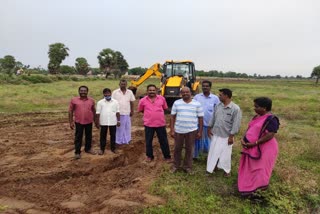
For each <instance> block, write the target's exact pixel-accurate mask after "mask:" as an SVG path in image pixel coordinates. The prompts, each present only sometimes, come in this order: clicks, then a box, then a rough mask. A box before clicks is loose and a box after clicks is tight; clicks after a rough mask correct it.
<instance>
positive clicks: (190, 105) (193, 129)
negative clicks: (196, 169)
mask: <svg viewBox="0 0 320 214" xmlns="http://www.w3.org/2000/svg"><path fill="white" fill-rule="evenodd" d="M181 96H182V99H179V100H176V101H175V102H174V103H173V106H172V110H171V121H170V129H171V131H170V135H171V137H173V138H174V163H173V168H172V172H173V173H174V172H176V171H177V170H178V169H179V168H180V163H181V153H182V148H183V145H185V146H184V147H185V156H184V161H183V167H182V168H183V170H184V171H185V172H187V173H188V174H192V157H193V150H194V142H195V139H196V138H197V139H199V138H200V137H201V135H202V127H203V109H202V106H201V103H199V102H198V101H196V100H193V99H192V98H191V91H190V88H188V87H184V88H182V89H181Z"/></svg>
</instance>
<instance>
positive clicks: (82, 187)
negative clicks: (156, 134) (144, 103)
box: [0, 112, 173, 214]
mask: <svg viewBox="0 0 320 214" xmlns="http://www.w3.org/2000/svg"><path fill="white" fill-rule="evenodd" d="M141 117H142V115H141V114H139V113H135V115H134V116H133V117H132V143H131V144H129V145H122V146H117V149H116V150H117V153H116V154H114V153H112V152H111V151H110V149H109V147H108V146H110V145H109V139H108V142H107V151H106V152H105V154H104V155H103V156H98V155H89V154H86V153H84V152H82V158H81V159H80V160H74V159H73V156H74V145H73V137H74V132H73V130H71V129H70V128H69V124H68V122H67V113H66V112H63V113H62V112H46V113H28V114H15V115H1V118H0V124H1V126H0V136H1V138H0V155H1V159H0V209H1V206H5V208H4V210H5V211H4V212H5V213H33V214H34V213H134V212H135V210H137V209H140V208H143V207H146V206H153V205H159V204H163V203H165V200H164V199H162V198H159V197H156V196H153V195H150V194H148V188H149V186H150V185H151V183H152V182H153V181H154V179H155V178H156V177H157V175H158V174H159V173H160V172H161V170H163V168H164V167H166V168H168V167H169V166H168V164H167V163H165V162H164V161H163V158H162V154H161V150H160V146H159V143H158V140H157V139H156V138H155V139H154V153H155V161H153V162H151V163H147V162H146V161H145V160H146V157H145V142H144V130H143V123H142V119H141ZM167 119H168V118H167ZM98 139H99V133H98V130H97V129H95V128H94V130H93V149H94V150H98V149H99V142H98ZM169 142H170V146H171V147H172V144H173V142H172V139H169ZM82 150H83V149H82Z"/></svg>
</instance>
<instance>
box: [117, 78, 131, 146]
mask: <svg viewBox="0 0 320 214" xmlns="http://www.w3.org/2000/svg"><path fill="white" fill-rule="evenodd" d="M119 86H120V88H119V89H116V90H114V91H113V92H112V98H113V99H115V100H117V101H118V103H119V106H120V122H121V126H120V127H117V133H116V143H117V144H129V143H130V141H131V118H130V117H131V116H132V115H133V101H135V100H136V98H135V97H134V95H133V93H132V91H131V90H130V89H127V80H124V79H122V80H120V83H119Z"/></svg>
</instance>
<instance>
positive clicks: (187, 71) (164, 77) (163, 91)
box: [130, 60, 200, 107]
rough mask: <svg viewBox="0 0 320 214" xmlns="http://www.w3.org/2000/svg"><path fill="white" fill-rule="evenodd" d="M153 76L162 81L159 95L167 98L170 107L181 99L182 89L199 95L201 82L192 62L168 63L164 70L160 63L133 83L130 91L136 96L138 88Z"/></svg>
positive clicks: (165, 64)
mask: <svg viewBox="0 0 320 214" xmlns="http://www.w3.org/2000/svg"><path fill="white" fill-rule="evenodd" d="M152 75H156V76H157V77H159V78H160V79H161V82H160V88H159V94H160V95H162V96H164V97H165V98H166V101H167V103H168V106H170V107H171V106H172V104H173V102H174V101H175V100H177V99H180V98H181V96H180V90H181V88H183V87H185V86H187V87H189V88H190V89H191V92H192V95H195V94H197V93H199V84H200V82H199V81H196V72H195V66H194V63H193V62H192V61H189V60H185V61H166V62H165V63H164V64H163V66H162V69H161V67H160V64H159V63H156V64H154V65H153V66H151V67H150V68H149V69H148V70H147V71H146V72H145V73H144V74H143V75H141V76H140V77H139V78H138V79H137V80H132V81H131V87H130V89H131V90H132V91H133V92H134V94H136V90H137V87H138V86H139V85H141V84H142V83H143V82H144V81H145V80H147V79H148V78H149V77H151V76H152Z"/></svg>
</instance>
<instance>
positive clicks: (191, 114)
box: [171, 99, 203, 134]
mask: <svg viewBox="0 0 320 214" xmlns="http://www.w3.org/2000/svg"><path fill="white" fill-rule="evenodd" d="M171 115H176V121H175V124H174V130H175V132H177V133H179V134H185V133H189V132H192V131H195V130H197V129H198V119H199V117H203V109H202V106H201V104H200V103H199V102H198V101H196V100H194V99H193V100H192V101H191V102H189V103H186V102H184V101H183V99H179V100H176V101H175V102H174V103H173V106H172V109H171Z"/></svg>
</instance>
